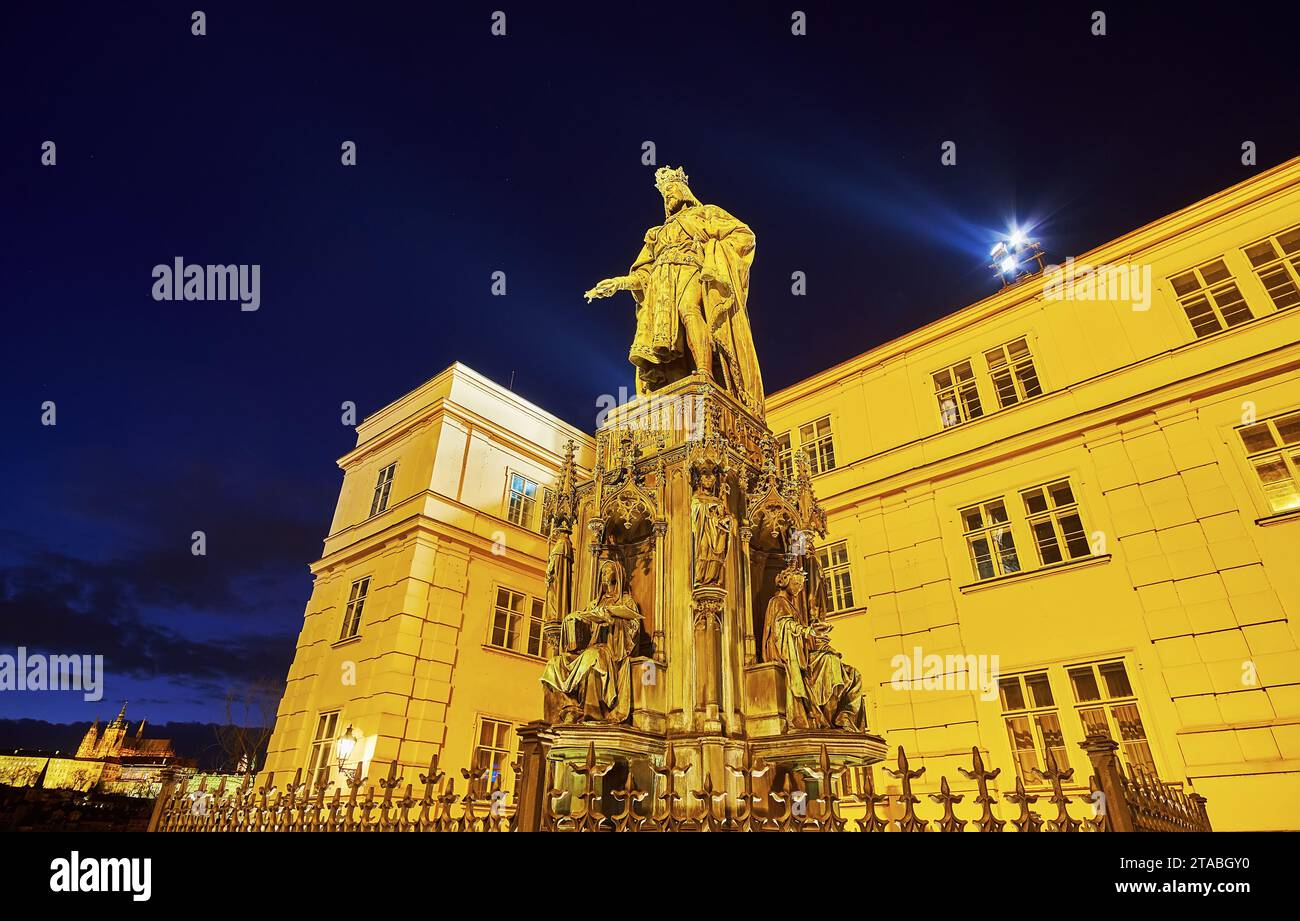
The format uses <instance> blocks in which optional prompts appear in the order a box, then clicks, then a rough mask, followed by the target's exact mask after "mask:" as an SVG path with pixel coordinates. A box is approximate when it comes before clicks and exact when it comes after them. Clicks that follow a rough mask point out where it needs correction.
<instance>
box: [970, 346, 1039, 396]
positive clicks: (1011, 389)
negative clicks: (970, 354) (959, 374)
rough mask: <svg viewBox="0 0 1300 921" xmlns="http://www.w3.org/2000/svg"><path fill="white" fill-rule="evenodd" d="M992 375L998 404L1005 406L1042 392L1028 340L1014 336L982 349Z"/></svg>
mask: <svg viewBox="0 0 1300 921" xmlns="http://www.w3.org/2000/svg"><path fill="white" fill-rule="evenodd" d="M984 359H985V360H986V361H987V362H988V365H989V374H990V375H991V376H992V377H993V392H994V393H995V394H996V395H997V398H998V406H999V407H1001V408H1002V409H1006V408H1007V407H1008V406H1014V405H1015V404H1017V403H1020V402H1023V401H1025V400H1028V399H1032V398H1033V397H1036V396H1038V395H1039V394H1041V393H1042V392H1043V388H1042V386H1041V385H1040V384H1039V383H1038V371H1037V370H1035V368H1034V356H1033V355H1031V354H1030V353H1029V343H1028V342H1027V341H1026V340H1024V339H1016V340H1015V341H1014V342H1008V343H1007V344H1006V345H1000V346H998V347H997V348H996V349H990V350H988V351H987V352H985V353H984Z"/></svg>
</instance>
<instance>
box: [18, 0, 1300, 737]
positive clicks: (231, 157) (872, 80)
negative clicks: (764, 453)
mask: <svg viewBox="0 0 1300 921" xmlns="http://www.w3.org/2000/svg"><path fill="white" fill-rule="evenodd" d="M503 4H505V0H496V2H495V3H492V4H476V3H460V4H456V5H455V9H451V10H448V9H444V8H443V5H442V4H428V3H422V4H419V5H418V7H417V5H415V4H411V5H409V6H408V5H406V4H391V5H390V4H365V3H348V4H333V3H328V2H320V3H311V4H302V3H295V4H288V3H285V4H278V3H277V4H265V3H247V4H243V3H241V4H231V3H216V2H207V0H193V2H191V3H189V4H187V5H184V6H182V5H179V4H149V3H111V4H107V3H97V4H82V3H78V4H66V5H65V4H56V3H40V4H31V3H22V4H19V3H12V4H7V5H6V6H5V9H4V11H3V14H0V15H3V16H4V19H5V21H4V23H3V27H0V94H2V98H3V101H4V105H3V108H2V109H0V119H2V122H0V124H2V125H3V131H0V140H2V141H3V143H2V144H0V190H2V191H3V198H2V199H0V202H2V203H0V231H3V234H2V236H0V244H2V245H0V295H2V296H0V305H2V307H3V311H4V336H3V342H4V353H3V362H2V363H0V367H2V369H3V370H2V371H0V374H2V377H0V384H2V386H0V418H2V421H3V426H4V427H3V450H2V451H0V483H3V484H4V490H3V493H2V494H0V497H2V499H3V504H2V506H0V508H2V509H3V511H2V512H0V653H9V654H12V653H13V652H14V649H15V647H17V646H19V645H24V646H26V647H27V648H28V649H29V650H33V651H36V650H44V651H49V652H58V653H89V654H102V655H103V656H104V657H105V659H106V666H107V679H106V687H105V693H104V700H103V701H101V702H99V703H87V702H84V701H83V700H82V699H81V695H80V694H78V693H75V692H67V693H16V692H4V693H0V718H4V717H18V716H30V717H38V718H43V719H48V720H56V721H72V720H82V719H93V718H94V717H95V716H96V715H99V716H103V717H111V716H112V715H113V714H114V713H116V711H117V708H118V706H119V705H120V704H119V702H120V701H121V700H122V699H124V698H129V699H130V700H131V702H132V703H131V711H132V715H133V716H135V717H141V716H144V717H148V718H149V719H150V720H151V721H153V722H164V721H167V720H172V719H175V720H189V719H195V720H205V719H216V718H219V717H220V715H221V714H220V711H221V701H222V699H223V697H224V696H225V694H226V693H227V691H228V690H230V689H235V688H239V687H242V686H243V685H245V684H246V683H248V682H250V681H254V680H256V679H259V678H269V679H270V680H272V681H274V682H277V683H279V682H282V681H283V678H284V675H285V673H286V671H287V669H288V665H289V662H290V660H291V658H292V654H293V647H294V642H295V638H296V636H297V632H298V629H299V625H300V623H301V617H302V612H303V607H304V605H305V603H306V601H307V598H308V595H309V592H310V576H309V573H308V569H307V566H308V564H309V563H310V562H311V561H313V560H314V559H316V558H317V557H318V556H319V554H320V550H321V541H322V539H323V538H324V536H325V532H326V529H327V528H328V526H329V522H330V518H331V515H332V512H333V508H334V503H335V499H336V497H337V493H338V487H339V484H340V482H341V473H340V471H339V470H338V469H337V467H336V465H335V459H336V458H337V457H339V456H340V455H342V454H343V453H345V452H346V451H348V450H349V449H350V448H351V447H352V446H353V444H354V443H355V434H354V432H353V431H352V430H351V429H350V428H348V427H346V426H344V425H343V424H342V423H341V421H340V415H341V410H340V404H341V403H342V402H343V401H345V400H351V401H354V402H355V403H356V405H357V407H358V411H359V413H360V415H361V416H362V417H364V416H365V415H367V414H369V413H371V412H373V411H375V410H376V409H378V408H380V407H381V406H383V405H384V404H385V403H387V402H389V401H390V400H392V399H394V398H396V397H398V396H400V395H401V394H403V393H405V392H406V391H407V390H409V389H411V388H412V387H415V386H417V385H419V384H420V383H421V382H423V381H425V380H427V379H428V378H430V377H432V376H433V375H434V374H436V373H437V372H439V371H440V370H442V369H443V368H445V367H446V366H447V365H448V364H450V363H451V362H453V361H457V360H459V361H462V362H464V363H466V364H468V365H469V366H471V367H473V368H475V369H477V370H478V371H480V372H482V373H484V374H486V375H487V376H489V377H491V378H493V379H494V380H497V381H499V382H501V383H502V384H506V383H508V382H509V381H510V379H511V375H512V374H513V375H514V390H515V392H517V393H519V394H520V395H522V396H524V397H526V398H527V399H530V400H532V401H533V402H535V403H537V404H539V405H540V406H542V407H544V408H546V409H548V410H550V411H552V412H554V413H555V414H557V415H559V416H560V417H562V418H564V419H566V420H567V421H569V422H571V423H573V424H574V425H577V426H578V427H580V428H583V429H586V430H590V429H591V428H592V427H593V425H594V420H595V415H596V411H597V404H596V400H597V398H598V397H599V396H600V395H601V394H607V393H617V392H618V389H619V387H629V388H630V387H631V383H632V375H631V368H630V366H629V365H628V364H627V362H626V354H627V344H628V342H629V341H630V337H631V334H632V322H633V321H632V314H633V310H632V301H631V298H630V297H629V296H627V295H626V294H623V295H619V296H618V297H616V298H612V299H610V300H605V301H597V302H595V303H593V304H590V305H588V304H586V303H585V302H584V301H583V299H582V297H581V293H582V291H583V290H584V289H586V288H588V287H590V286H592V285H593V284H594V283H595V282H596V281H598V280H600V279H601V278H603V277H606V276H609V275H616V274H621V273H623V272H625V271H626V269H627V267H628V265H629V263H630V261H631V259H632V258H633V256H635V254H636V252H637V250H638V248H639V246H640V240H641V234H642V233H643V232H644V230H645V229H646V228H647V227H648V226H650V225H652V224H656V223H659V222H660V221H661V220H662V204H661V202H660V199H659V197H658V194H657V193H656V191H655V189H654V187H653V181H652V176H653V171H654V167H653V166H646V165H643V163H642V144H643V142H645V141H653V142H654V143H655V145H656V153H657V162H658V165H665V164H668V165H672V166H677V165H684V166H685V167H686V170H687V172H688V173H689V174H690V177H691V185H692V187H693V189H694V191H695V193H696V194H697V195H698V196H699V197H700V199H701V200H703V201H705V202H711V203H716V204H719V205H721V206H722V207H724V208H726V209H727V210H728V211H730V212H731V213H733V214H734V215H736V216H737V217H739V218H740V219H742V220H744V221H746V222H748V223H749V224H750V225H751V226H752V227H753V228H754V230H755V232H756V234H757V236H758V250H757V258H756V261H755V266H754V274H753V289H752V294H751V298H750V311H751V317H752V323H753V328H754V334H755V339H756V341H757V346H758V350H759V357H760V359H761V361H762V363H763V368H764V378H765V382H766V384H767V386H768V390H769V391H775V390H778V389H780V388H782V387H785V386H787V385H789V384H792V383H794V382H795V381H797V380H799V379H801V378H803V377H805V376H807V375H809V374H811V373H813V372H815V371H817V370H820V369H822V368H824V367H826V366H828V365H830V364H832V363H835V362H837V361H841V360H843V359H846V358H849V357H851V356H853V355H855V354H858V353H860V352H862V351H864V350H866V349H867V348H869V347H871V346H873V345H876V344H878V343H880V342H883V341H886V340H888V339H890V338H892V337H894V336H896V335H899V334H901V333H903V332H906V331H907V330H910V329H913V328H915V327H917V326H920V325H922V324H924V323H926V322H928V321H930V320H933V319H935V318H937V317H939V316H942V315H944V314H947V313H950V312H951V311H953V310H956V309H958V308H960V307H962V306H964V305H966V304H968V303H971V302H972V301H975V300H977V299H979V298H980V297H982V296H984V295H985V294H987V293H989V292H991V291H992V290H994V289H995V288H996V282H995V281H994V280H993V279H992V278H991V277H990V273H989V270H988V269H987V268H986V265H985V264H986V262H987V261H988V260H987V254H988V251H989V248H990V247H991V245H992V243H993V242H994V241H995V236H996V234H997V233H999V232H1000V231H1002V230H1003V229H1004V228H1005V227H1007V226H1008V224H1010V223H1012V222H1015V223H1018V224H1021V225H1029V226H1032V227H1033V228H1034V232H1033V235H1034V236H1036V237H1038V238H1039V239H1040V240H1041V241H1042V242H1043V244H1044V247H1045V249H1046V250H1047V252H1048V254H1049V256H1050V257H1051V259H1052V261H1059V260H1061V259H1064V258H1065V257H1066V256H1068V255H1075V254H1079V253H1082V252H1084V251H1086V250H1088V249H1090V248H1092V247H1094V246H1096V245H1097V244H1099V243H1102V242H1105V241H1106V240H1108V239H1111V238H1113V237H1115V236H1117V235H1119V234H1121V233H1123V232H1125V231H1127V230H1130V229H1132V228H1134V227H1137V226H1139V225H1141V224H1143V223H1145V222H1147V221H1150V220H1152V219H1154V218H1157V217H1160V216H1161V215H1163V214H1166V213H1168V212H1170V211H1173V210H1175V209H1177V208H1180V207H1182V206H1184V205H1187V204H1189V203H1191V202H1193V201H1196V200H1198V199H1200V198H1202V197H1204V196H1206V195H1208V194H1210V193H1213V192H1215V191H1217V190H1219V189H1221V188H1224V187H1226V186H1228V185H1231V184H1233V183H1236V182H1239V181H1241V180H1243V179H1245V178H1248V177H1249V176H1251V175H1253V174H1254V173H1255V172H1257V171H1258V170H1262V169H1266V168H1268V167H1270V166H1273V165H1276V164H1277V163H1280V162H1282V161H1284V160H1287V159H1289V158H1291V157H1293V156H1296V155H1297V154H1300V117H1297V110H1298V109H1300V106H1298V105H1297V93H1296V86H1297V77H1296V70H1295V61H1296V44H1295V42H1296V35H1297V34H1300V29H1297V25H1298V23H1297V21H1296V19H1297V17H1296V15H1295V14H1294V13H1293V14H1289V15H1290V16H1291V18H1290V19H1289V20H1288V19H1287V18H1286V15H1288V14H1283V13H1282V12H1281V10H1282V7H1281V6H1280V5H1271V6H1269V7H1268V8H1267V9H1268V12H1267V13H1266V12H1264V10H1265V7H1260V6H1257V5H1248V4H1216V5H1214V6H1207V7H1204V8H1201V7H1198V6H1197V5H1196V4H1191V3H1180V4H1176V5H1173V4H1171V5H1168V6H1167V7H1164V8H1161V7H1159V6H1156V5H1147V4H1144V5H1143V8H1142V9H1141V10H1140V11H1138V10H1127V9H1125V8H1124V7H1122V6H1120V5H1112V4H1098V3H1094V4H1092V5H1080V4H1059V3H1038V4H1034V5H1023V6H1022V5H1018V4H1014V3H1010V4H992V5H990V4H967V3H963V4H961V5H960V6H959V7H957V6H956V5H954V8H952V9H950V8H947V7H944V6H941V5H930V4H925V3H905V4H888V5H878V4H867V3H852V4H849V3H844V4H841V5H840V6H841V7H842V8H841V9H836V8H833V7H830V6H826V5H822V4H814V3H808V2H805V0H799V3H797V4H793V5H792V4H784V5H772V4H763V3H756V2H746V3H734V4H733V3H728V4H721V3H696V2H692V3H637V4H593V5H590V6H586V5H579V4H568V3H537V2H529V3H520V4H510V5H504V10H505V12H506V16H507V19H506V23H507V35H506V36H505V37H494V36H492V35H491V33H490V26H491V14H492V11H493V10H495V9H500V8H502V7H503ZM1098 5H1102V6H1103V7H1104V8H1105V10H1106V12H1107V14H1108V19H1107V33H1108V34H1107V35H1105V36H1104V37H1094V36H1093V35H1092V34H1091V31H1090V28H1091V18H1090V17H1091V12H1092V10H1093V9H1094V8H1095V7H1096V6H1098ZM196 6H197V7H199V8H201V9H203V10H204V11H205V12H206V14H207V35H206V36H202V37H196V36H193V35H192V34H191V19H190V12H191V11H192V10H193V9H194V8H195V7H196ZM792 6H793V7H797V8H801V9H803V10H805V11H806V12H807V14H808V34H807V35H806V36H801V37H795V36H792V35H791V31H790V21H791V20H790V17H791V10H792ZM47 140H52V141H54V142H55V143H56V144H57V165H55V166H52V167H43V166H42V165H41V163H40V157H41V145H42V143H43V142H45V141H47ZM346 140H351V141H354V142H355V143H356V144H357V165H356V166H355V167H345V166H343V165H341V163H340V145H341V144H342V143H343V142H344V141H346ZM946 140H952V141H955V142H956V144H957V165H956V166H954V167H944V166H942V165H941V164H940V145H941V144H942V143H943V142H944V141H946ZM1247 140H1249V141H1254V142H1255V143H1256V144H1257V145H1258V166H1256V167H1249V166H1243V165H1242V163H1241V145H1242V142H1243V141H1247ZM177 256H180V257H183V258H184V259H185V260H186V261H187V262H194V263H202V264H208V263H222V264H232V263H248V264H258V265H260V266H261V307H260V309H259V310H257V311H256V312H242V311H241V310H240V309H239V306H238V304H235V303H231V302H211V301H210V302H185V301H177V302H166V301H163V302H159V301H155V300H154V299H153V298H152V296H151V291H152V286H153V278H152V276H151V271H152V268H153V266H154V265H156V264H159V263H168V264H170V263H171V262H172V260H173V259H174V258H176V257H177ZM498 270H500V271H504V272H505V273H506V278H507V295H506V296H505V297H494V296H492V294H491V291H490V282H491V275H492V273H493V272H494V271H498ZM794 271H802V272H805V273H806V275H807V279H808V294H807V296H806V297H802V298H797V297H794V296H793V295H792V294H791V292H790V276H791V273H792V272H794ZM46 401H53V402H54V404H55V406H56V413H57V416H56V419H57V424H56V425H53V426H47V425H42V424H41V417H42V411H41V406H42V404H43V403H44V402H46ZM881 411H888V408H887V407H883V408H881ZM195 530H203V531H204V532H206V535H207V555H206V556H202V557H196V556H193V555H192V554H191V552H190V535H191V533H192V532H193V531H195Z"/></svg>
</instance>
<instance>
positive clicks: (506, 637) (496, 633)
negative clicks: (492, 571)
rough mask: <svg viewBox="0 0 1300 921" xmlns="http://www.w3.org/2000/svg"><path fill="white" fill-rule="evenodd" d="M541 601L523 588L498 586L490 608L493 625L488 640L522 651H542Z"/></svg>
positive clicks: (534, 652)
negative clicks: (524, 591) (522, 589)
mask: <svg viewBox="0 0 1300 921" xmlns="http://www.w3.org/2000/svg"><path fill="white" fill-rule="evenodd" d="M543 610H544V603H543V601H542V599H541V598H533V597H531V596H529V595H525V594H524V593H523V592H516V591H513V590H511V589H508V588H504V587H498V588H497V598H496V605H495V606H494V607H493V609H492V629H491V632H490V634H489V636H488V643H489V645H492V646H497V647H499V648H501V649H509V650H512V651H514V652H522V653H524V654H525V655H530V656H540V655H541V654H542V619H543V617H542V614H543Z"/></svg>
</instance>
